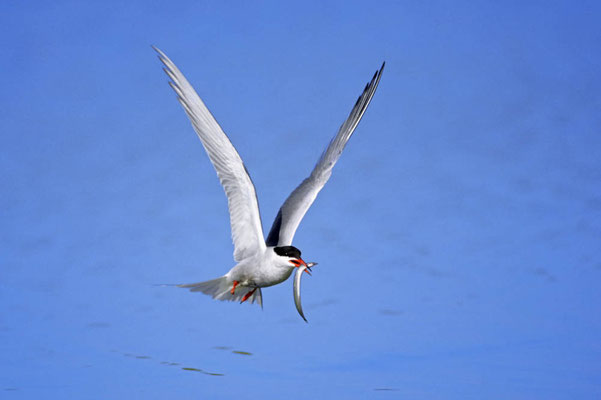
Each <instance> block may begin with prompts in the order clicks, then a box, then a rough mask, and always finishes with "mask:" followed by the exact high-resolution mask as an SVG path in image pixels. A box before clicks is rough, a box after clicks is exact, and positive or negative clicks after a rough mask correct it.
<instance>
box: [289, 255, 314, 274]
mask: <svg viewBox="0 0 601 400" xmlns="http://www.w3.org/2000/svg"><path fill="white" fill-rule="evenodd" d="M290 262H291V263H292V264H294V266H295V267H297V268H298V267H300V266H301V265H304V266H305V267H307V269H305V272H306V273H308V274H309V275H311V268H309V266H308V265H307V263H306V262H305V261H304V260H303V259H302V258H296V259H294V260H290Z"/></svg>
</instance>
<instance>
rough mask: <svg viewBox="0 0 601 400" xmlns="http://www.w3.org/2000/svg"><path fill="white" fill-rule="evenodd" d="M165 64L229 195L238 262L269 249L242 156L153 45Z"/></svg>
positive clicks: (181, 101)
mask: <svg viewBox="0 0 601 400" xmlns="http://www.w3.org/2000/svg"><path fill="white" fill-rule="evenodd" d="M153 48H154V49H155V50H156V52H157V53H158V54H159V59H160V60H161V62H162V63H163V64H164V65H165V68H163V70H164V71H165V72H166V73H167V75H168V76H169V78H170V79H171V82H169V85H170V86H171V87H172V88H173V90H174V91H175V93H177V96H178V100H179V102H180V103H181V105H182V107H184V110H185V111H186V114H188V118H189V119H190V122H192V126H193V127H194V130H195V131H196V134H197V135H198V137H199V138H200V141H201V142H202V145H203V147H204V148H205V150H206V152H207V154H208V156H209V158H210V159H211V162H212V163H213V166H214V167H215V170H216V171H217V176H218V177H219V181H220V182H221V184H222V185H223V189H224V190H225V194H226V195H227V201H228V207H229V211H230V224H231V228H232V240H233V242H234V259H235V260H236V261H240V260H242V259H244V258H246V257H249V256H251V255H253V254H254V253H256V252H257V251H259V250H264V249H265V241H264V239H263V228H262V227H261V215H260V214H259V204H258V201H257V194H256V192H255V186H254V185H253V183H252V180H251V179H250V176H249V175H248V171H247V170H246V167H245V166H244V163H243V162H242V159H241V158H240V155H239V154H238V152H237V151H236V149H235V148H234V146H233V145H232V143H231V142H230V140H229V139H228V137H227V136H226V135H225V133H224V132H223V130H222V129H221V127H220V126H219V124H218V123H217V121H215V118H213V116H212V115H211V112H210V111H209V110H208V109H207V107H206V106H205V105H204V103H203V102H202V100H201V99H200V97H198V94H197V93H196V91H195V90H194V88H193V87H192V85H190V83H189V82H188V80H187V79H186V78H185V77H184V75H183V74H182V73H181V72H180V70H179V69H178V68H177V67H176V66H175V64H173V62H172V61H171V60H170V59H169V57H167V56H166V55H165V53H163V52H162V51H161V50H159V49H157V48H156V47H154V46H153Z"/></svg>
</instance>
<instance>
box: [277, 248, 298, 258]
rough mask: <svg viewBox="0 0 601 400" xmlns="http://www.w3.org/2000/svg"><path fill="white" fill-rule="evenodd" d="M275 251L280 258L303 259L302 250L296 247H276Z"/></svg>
mask: <svg viewBox="0 0 601 400" xmlns="http://www.w3.org/2000/svg"><path fill="white" fill-rule="evenodd" d="M273 251H275V253H276V254H277V255H278V256H285V257H292V258H301V252H300V250H299V249H297V248H296V247H294V246H281V247H274V248H273Z"/></svg>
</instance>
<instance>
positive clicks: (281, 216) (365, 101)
mask: <svg viewBox="0 0 601 400" xmlns="http://www.w3.org/2000/svg"><path fill="white" fill-rule="evenodd" d="M384 65H385V63H382V67H380V69H379V70H378V71H376V73H375V74H374V76H373V78H372V80H371V81H370V82H369V83H368V84H367V86H365V89H364V90H363V93H362V94H361V96H359V98H358V99H357V102H356V103H355V106H354V107H353V110H352V111H351V113H350V115H349V116H348V118H347V119H346V121H344V123H343V124H342V126H341V127H340V129H339V130H338V133H337V134H336V136H334V138H333V139H332V141H331V142H330V144H329V145H328V148H327V149H326V151H325V152H324V153H323V154H322V155H321V157H320V159H319V161H318V162H317V165H315V168H313V171H312V172H311V175H310V176H309V177H308V178H307V179H305V180H304V181H303V182H302V183H301V184H300V185H299V186H298V187H297V188H296V189H294V191H293V192H292V193H291V194H290V196H288V198H287V199H286V201H285V202H284V204H283V205H282V207H281V208H280V211H279V212H278V215H277V217H276V218H275V221H274V222H273V225H272V226H271V230H270V231H269V235H268V236H267V241H266V243H267V246H289V245H291V244H292V239H293V238H294V234H295V232H296V229H297V228H298V225H299V224H300V222H301V220H302V219H303V217H304V216H305V213H306V212H307V210H308V209H309V207H311V204H313V201H314V200H315V197H317V194H318V193H319V191H320V190H321V188H323V187H324V185H325V184H326V182H327V181H328V179H329V178H330V175H331V174H332V168H333V167H334V164H336V161H338V158H340V154H342V150H344V146H345V145H346V142H348V140H349V139H350V138H351V135H352V134H353V132H354V131H355V128H356V127H357V125H358V124H359V121H361V117H363V114H364V113H365V110H367V106H368V105H369V102H370V101H371V99H372V97H374V93H375V92H376V88H377V87H378V83H379V82H380V78H381V77H382V71H384Z"/></svg>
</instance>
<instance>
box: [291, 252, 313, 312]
mask: <svg viewBox="0 0 601 400" xmlns="http://www.w3.org/2000/svg"><path fill="white" fill-rule="evenodd" d="M315 265H317V263H316V262H310V263H307V266H304V265H301V266H300V267H298V268H297V269H296V273H295V274H294V285H293V286H292V291H293V293H294V305H295V306H296V311H298V313H299V314H300V316H301V317H302V318H303V319H304V320H305V322H307V323H309V321H307V318H305V314H304V313H303V306H302V304H301V292H300V284H301V278H302V277H303V272H305V270H306V271H307V273H308V274H309V275H311V272H310V271H311V267H314V266H315Z"/></svg>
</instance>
